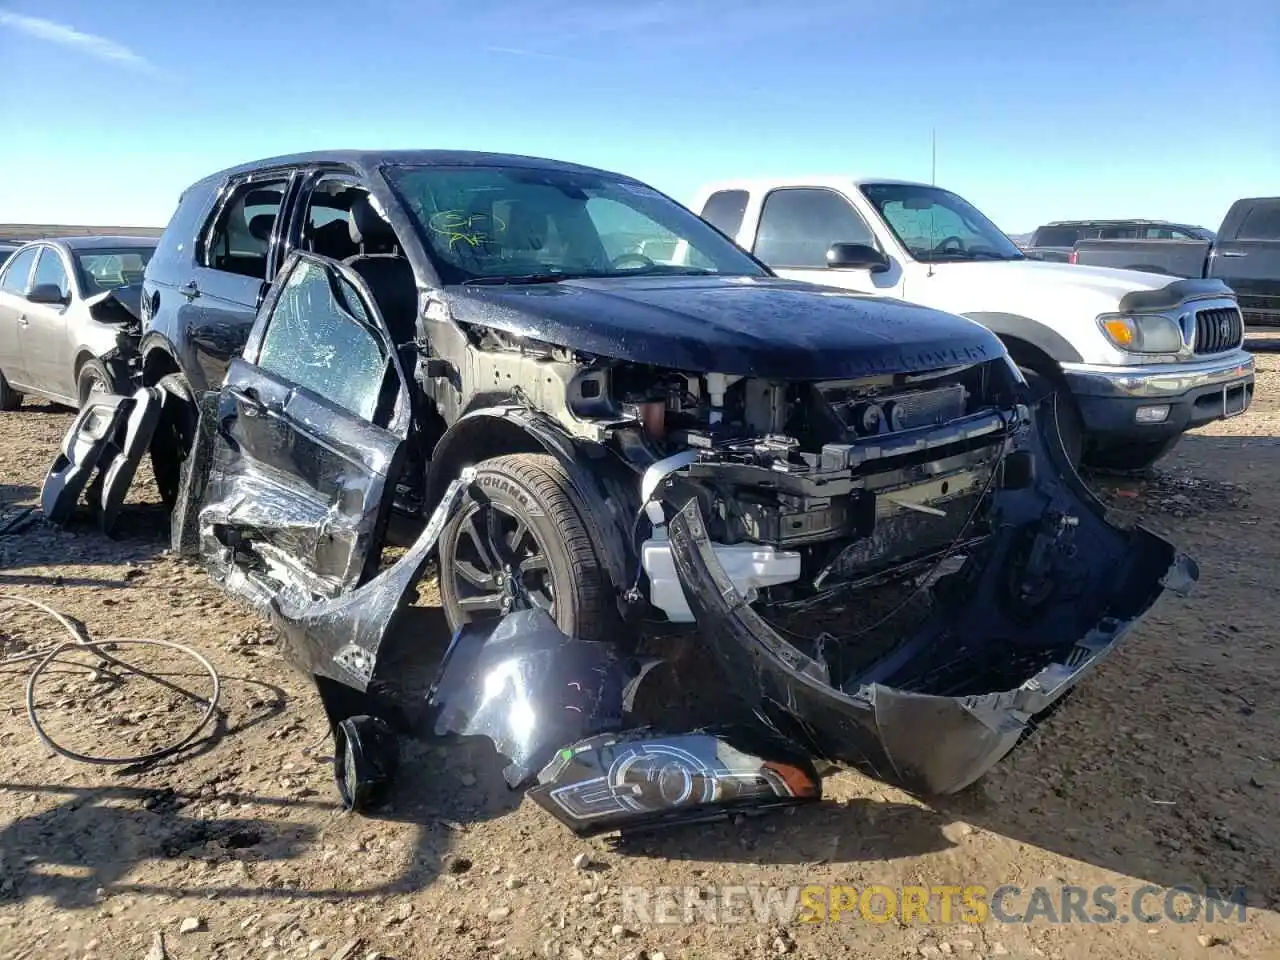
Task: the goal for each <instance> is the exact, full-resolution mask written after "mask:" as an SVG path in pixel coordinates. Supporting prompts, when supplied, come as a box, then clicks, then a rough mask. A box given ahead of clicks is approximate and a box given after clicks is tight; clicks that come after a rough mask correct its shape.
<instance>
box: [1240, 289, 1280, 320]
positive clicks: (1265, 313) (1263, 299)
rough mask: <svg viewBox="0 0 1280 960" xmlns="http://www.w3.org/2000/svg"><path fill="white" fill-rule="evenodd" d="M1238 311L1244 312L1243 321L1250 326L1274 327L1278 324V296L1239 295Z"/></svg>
mask: <svg viewBox="0 0 1280 960" xmlns="http://www.w3.org/2000/svg"><path fill="white" fill-rule="evenodd" d="M1240 312H1241V313H1243V314H1244V322H1245V323H1246V324H1248V325H1249V326H1251V327H1274V326H1277V325H1280V297H1276V296H1270V297H1269V296H1266V295H1262V296H1245V295H1243V294H1242V295H1241V296H1240Z"/></svg>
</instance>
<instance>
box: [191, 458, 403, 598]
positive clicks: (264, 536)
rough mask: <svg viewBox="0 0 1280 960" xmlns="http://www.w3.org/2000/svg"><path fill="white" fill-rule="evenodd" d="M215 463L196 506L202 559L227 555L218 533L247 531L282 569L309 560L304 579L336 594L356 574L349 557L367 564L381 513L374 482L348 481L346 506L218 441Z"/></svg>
mask: <svg viewBox="0 0 1280 960" xmlns="http://www.w3.org/2000/svg"><path fill="white" fill-rule="evenodd" d="M210 469H211V475H210V477H209V479H208V480H207V481H206V482H207V487H206V491H205V497H204V505H203V506H202V507H201V509H200V512H199V527H200V553H201V555H203V556H204V557H205V558H207V559H214V558H217V557H218V556H219V554H220V553H221V554H229V551H228V550H227V546H226V545H225V544H224V543H223V542H222V541H221V540H220V539H219V536H218V533H219V530H221V529H233V530H236V531H240V532H248V535H249V537H250V538H251V539H252V540H253V542H254V549H255V550H257V551H258V552H259V553H260V554H262V555H263V556H264V558H267V559H269V560H271V561H273V562H275V563H277V564H278V565H280V566H281V567H282V568H284V569H288V568H290V567H296V563H295V561H296V560H298V559H303V558H305V559H306V560H307V561H309V567H310V577H309V578H306V579H307V585H308V587H309V588H311V589H312V590H314V591H316V592H318V593H321V594H325V595H329V596H333V595H336V594H337V593H338V591H339V590H340V589H341V586H342V584H344V583H350V582H352V581H353V580H355V579H356V578H357V577H358V576H359V573H360V571H359V570H358V569H350V568H349V564H352V563H358V564H363V562H364V558H365V557H366V556H367V555H368V552H369V550H370V549H372V542H373V540H374V537H375V535H376V532H377V531H376V527H377V519H378V513H379V504H378V503H376V502H373V497H374V491H373V490H372V489H368V488H366V489H361V488H360V487H359V486H357V485H354V484H348V485H347V489H346V492H347V496H346V497H344V498H343V501H342V503H341V505H336V504H329V503H326V502H325V501H323V500H322V499H320V498H318V497H314V496H309V495H308V490H307V488H306V485H305V484H300V483H298V482H297V481H296V480H291V479H290V478H289V477H287V476H284V475H282V474H280V473H278V472H277V471H275V470H273V469H270V468H267V467H264V466H262V465H261V464H257V463H251V462H249V461H248V460H246V459H245V458H244V457H242V456H241V455H240V454H239V453H238V452H236V451H235V450H233V449H230V448H219V450H218V451H217V452H216V453H215V454H214V456H213V462H212V464H211V468H210ZM355 495H359V496H355ZM360 497H363V500H361V499H360ZM339 506H341V507H342V509H339ZM215 563H216V564H217V566H218V567H219V569H225V567H226V566H227V562H226V561H216V560H215ZM295 576H296V577H297V578H298V580H299V583H301V582H302V580H303V579H304V578H303V574H302V572H301V571H300V570H299V571H298V572H297V573H296V574H295Z"/></svg>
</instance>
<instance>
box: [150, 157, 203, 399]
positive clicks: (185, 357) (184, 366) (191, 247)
mask: <svg viewBox="0 0 1280 960" xmlns="http://www.w3.org/2000/svg"><path fill="white" fill-rule="evenodd" d="M216 197H217V183H216V182H214V181H201V182H200V183H197V184H195V185H194V186H192V187H189V188H188V189H187V190H186V191H185V192H184V193H183V194H182V197H181V198H180V199H179V200H178V208H177V210H175V211H174V214H173V217H172V218H171V219H170V220H169V225H168V226H167V227H165V229H164V233H163V234H161V236H160V241H159V243H158V244H157V245H156V252H155V254H154V255H153V256H152V258H151V262H150V263H148V264H147V269H146V273H145V274H144V275H143V281H142V344H141V349H142V352H143V357H144V366H146V363H145V358H146V356H147V355H148V354H149V353H151V352H152V351H154V350H162V351H164V352H166V353H168V354H169V355H170V356H171V357H172V359H173V362H174V363H176V364H177V365H178V367H179V368H180V369H181V370H182V371H183V373H185V374H186V375H187V377H188V380H191V378H192V377H193V375H196V376H198V373H197V371H198V370H199V365H198V363H197V358H196V355H195V352H194V350H193V347H192V345H191V344H190V343H189V342H188V340H187V337H186V332H185V330H184V329H183V327H184V325H185V324H184V323H183V320H182V316H181V315H182V314H183V313H184V308H185V307H187V306H188V301H187V298H186V297H185V296H184V295H183V294H182V293H181V292H180V290H179V288H180V287H181V286H182V285H183V284H184V283H186V282H187V281H188V280H189V279H191V278H192V276H194V272H195V269H196V262H195V253H196V240H197V236H198V234H199V232H200V228H201V227H202V226H203V225H204V223H205V220H206V219H207V218H208V216H209V214H210V213H211V212H212V211H213V204H214V201H215V199H216ZM193 382H194V381H193Z"/></svg>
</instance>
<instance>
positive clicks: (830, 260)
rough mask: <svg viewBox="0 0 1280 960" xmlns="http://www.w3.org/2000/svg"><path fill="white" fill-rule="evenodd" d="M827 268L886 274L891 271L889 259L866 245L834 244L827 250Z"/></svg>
mask: <svg viewBox="0 0 1280 960" xmlns="http://www.w3.org/2000/svg"><path fill="white" fill-rule="evenodd" d="M827 266H828V267H831V268H834V269H839V270H870V271H871V272H872V273H884V272H885V271H886V270H888V269H889V258H888V257H886V256H885V255H884V254H883V253H881V252H880V251H879V250H877V249H876V248H875V247H872V246H868V245H867V244H865V243H833V244H832V245H831V248H830V249H829V250H827Z"/></svg>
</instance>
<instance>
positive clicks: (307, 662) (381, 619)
mask: <svg viewBox="0 0 1280 960" xmlns="http://www.w3.org/2000/svg"><path fill="white" fill-rule="evenodd" d="M474 477H475V471H474V469H471V468H468V469H466V470H464V471H463V472H462V475H461V476H459V477H458V479H456V480H454V481H453V482H452V483H451V484H449V487H448V489H447V490H446V491H445V494H444V496H443V497H442V498H441V500H440V503H439V505H438V506H437V507H436V509H435V512H434V513H432V515H431V519H430V520H428V521H427V525H426V527H425V528H424V529H423V531H422V533H421V534H420V535H419V536H418V539H417V540H415V541H414V543H413V546H411V547H410V548H409V549H408V550H407V551H406V552H405V554H404V556H402V557H401V558H400V559H399V560H397V561H396V562H395V563H394V564H392V565H391V566H390V567H388V568H387V569H386V570H384V571H382V572H381V573H380V574H378V575H377V576H376V577H374V578H373V579H371V580H370V581H369V582H368V583H365V584H363V585H362V586H359V587H357V588H356V589H354V590H352V591H350V592H349V593H346V594H343V595H342V596H340V597H336V598H334V599H332V600H325V601H319V602H317V601H314V600H312V599H311V598H309V597H305V596H301V595H298V594H291V593H288V592H285V593H283V594H280V595H277V596H275V597H272V598H267V601H266V602H267V606H268V609H269V612H270V615H271V618H272V620H273V621H274V622H275V624H276V626H277V627H278V628H279V630H280V632H281V634H282V635H283V638H284V654H285V656H286V657H288V659H289V660H290V662H292V663H293V664H294V665H295V666H296V667H298V668H299V669H301V670H304V671H306V672H307V673H312V674H316V675H318V676H322V677H328V678H329V679H331V680H336V681H338V682H339V683H342V684H345V685H346V686H349V687H352V688H354V689H356V690H359V691H361V692H364V691H366V690H367V689H368V687H369V681H370V680H371V679H372V677H373V672H374V667H375V665H376V663H377V659H378V649H379V647H381V645H382V641H383V640H384V638H385V637H386V636H387V635H388V634H389V633H390V632H391V630H392V627H393V624H394V621H395V619H396V617H397V616H398V615H399V613H400V610H401V607H402V605H403V604H404V601H405V596H406V594H408V593H409V591H410V589H412V587H413V585H414V584H415V583H417V581H418V580H419V579H421V577H422V571H423V569H424V568H425V567H426V564H427V561H428V559H429V558H430V556H431V553H432V551H433V550H435V546H436V542H437V541H438V540H439V539H440V534H441V532H442V531H443V530H444V527H445V524H447V523H448V522H449V518H450V517H451V516H453V512H454V511H455V510H456V509H457V507H458V504H459V503H460V502H461V501H462V494H463V492H464V491H465V490H466V488H467V487H468V486H469V485H470V484H471V482H472V480H473V479H474ZM229 589H230V587H229ZM244 589H245V590H246V592H249V593H252V588H251V587H244ZM236 592H239V591H236Z"/></svg>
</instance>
